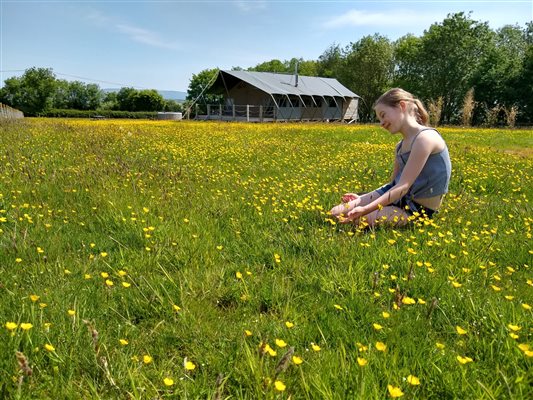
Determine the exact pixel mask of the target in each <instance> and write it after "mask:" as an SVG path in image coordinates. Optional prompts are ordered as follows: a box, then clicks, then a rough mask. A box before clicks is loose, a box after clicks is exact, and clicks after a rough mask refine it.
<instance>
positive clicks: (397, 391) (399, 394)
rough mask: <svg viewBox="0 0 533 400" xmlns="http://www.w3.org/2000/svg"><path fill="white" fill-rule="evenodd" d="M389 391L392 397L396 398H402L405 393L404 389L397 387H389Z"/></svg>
mask: <svg viewBox="0 0 533 400" xmlns="http://www.w3.org/2000/svg"><path fill="white" fill-rule="evenodd" d="M387 389H388V391H389V395H390V397H393V398H396V397H402V396H403V395H404V393H403V392H402V389H400V388H399V387H396V386H392V385H387Z"/></svg>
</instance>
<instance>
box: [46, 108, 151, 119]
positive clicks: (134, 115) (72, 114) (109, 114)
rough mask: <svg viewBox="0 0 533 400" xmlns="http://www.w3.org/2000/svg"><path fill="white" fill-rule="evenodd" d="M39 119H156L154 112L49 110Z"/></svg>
mask: <svg viewBox="0 0 533 400" xmlns="http://www.w3.org/2000/svg"><path fill="white" fill-rule="evenodd" d="M39 117H51V118H130V119H156V118H157V112H156V111H136V112H133V111H114V110H70V109H51V110H48V111H43V112H41V113H39Z"/></svg>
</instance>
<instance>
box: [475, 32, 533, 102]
mask: <svg viewBox="0 0 533 400" xmlns="http://www.w3.org/2000/svg"><path fill="white" fill-rule="evenodd" d="M527 47H528V45H527V42H526V35H525V32H524V31H522V29H521V28H520V27H517V26H511V25H507V26H504V27H503V28H501V29H499V30H498V31H496V35H495V36H494V40H493V41H492V42H491V43H490V46H489V48H488V49H487V52H486V55H485V57H483V60H482V61H481V63H480V65H479V67H478V70H477V71H476V72H475V74H474V77H473V87H474V88H475V91H476V100H477V101H481V102H483V103H485V104H486V106H488V107H493V106H495V105H496V104H498V105H503V106H508V107H511V106H513V105H515V104H516V103H517V97H516V90H517V89H519V88H518V87H516V84H517V79H518V76H519V74H520V72H521V70H522V60H523V59H524V57H525V54H526V50H527Z"/></svg>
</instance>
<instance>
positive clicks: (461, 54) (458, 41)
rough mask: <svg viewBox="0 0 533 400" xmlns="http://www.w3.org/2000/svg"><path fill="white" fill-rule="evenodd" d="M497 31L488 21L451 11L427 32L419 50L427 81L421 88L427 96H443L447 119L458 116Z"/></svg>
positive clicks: (421, 94) (445, 117) (422, 75)
mask: <svg viewBox="0 0 533 400" xmlns="http://www.w3.org/2000/svg"><path fill="white" fill-rule="evenodd" d="M493 35H494V33H493V31H491V30H490V28H489V26H488V24H487V23H480V22H477V21H474V20H472V19H470V15H465V14H464V13H462V12H460V13H456V14H449V15H448V16H447V18H445V19H444V21H443V22H442V23H436V24H433V25H431V26H430V28H429V30H428V31H426V32H424V35H423V36H422V38H421V49H420V53H419V54H420V57H419V68H420V76H421V78H423V84H422V85H421V86H420V89H419V91H418V92H419V96H420V97H422V98H423V99H426V100H427V99H437V98H439V97H442V99H443V109H442V119H443V121H444V122H447V123H452V122H455V121H456V120H457V119H458V117H459V112H460V109H461V106H462V104H463V99H464V96H465V94H466V92H467V91H468V89H469V88H470V87H471V86H472V82H473V76H474V74H475V72H476V71H477V70H478V68H479V65H480V63H481V61H482V60H483V56H484V55H485V54H486V53H487V48H488V46H489V45H490V43H491V41H492V40H493Z"/></svg>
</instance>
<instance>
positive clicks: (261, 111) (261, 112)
mask: <svg viewBox="0 0 533 400" xmlns="http://www.w3.org/2000/svg"><path fill="white" fill-rule="evenodd" d="M259 121H261V122H263V105H260V106H259Z"/></svg>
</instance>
